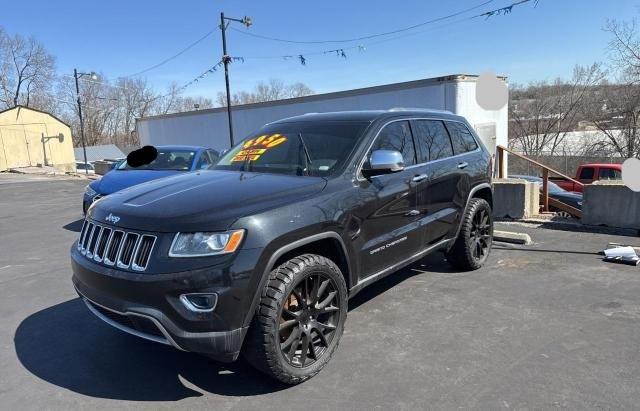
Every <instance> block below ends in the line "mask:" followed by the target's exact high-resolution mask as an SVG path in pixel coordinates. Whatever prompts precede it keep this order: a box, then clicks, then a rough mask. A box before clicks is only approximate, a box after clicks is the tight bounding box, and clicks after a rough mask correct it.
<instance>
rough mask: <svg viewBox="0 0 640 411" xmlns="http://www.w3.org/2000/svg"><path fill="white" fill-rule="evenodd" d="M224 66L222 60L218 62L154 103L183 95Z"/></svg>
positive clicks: (159, 97)
mask: <svg viewBox="0 0 640 411" xmlns="http://www.w3.org/2000/svg"><path fill="white" fill-rule="evenodd" d="M222 64H223V61H222V60H220V61H218V62H217V63H216V64H214V65H213V66H211V67H209V68H208V69H206V70H205V71H203V72H202V73H201V74H200V75H199V76H196V77H194V78H193V79H191V80H190V81H188V82H186V83H184V84H183V85H182V86H180V87H178V88H177V89H175V90H173V91H171V92H169V93H166V94H161V95H159V96H158V97H156V98H154V99H152V101H154V100H158V99H161V98H165V97H167V96H170V95H172V94H179V93H181V92H182V91H184V90H185V89H187V88H188V87H189V86H191V85H192V84H195V83H197V82H199V81H200V80H202V79H204V78H205V77H207V76H208V75H209V74H212V73H215V72H216V71H218V69H219V68H220V67H221V66H222Z"/></svg>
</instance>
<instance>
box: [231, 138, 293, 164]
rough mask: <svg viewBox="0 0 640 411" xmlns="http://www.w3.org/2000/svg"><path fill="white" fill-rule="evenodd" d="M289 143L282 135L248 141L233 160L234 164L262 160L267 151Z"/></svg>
mask: <svg viewBox="0 0 640 411" xmlns="http://www.w3.org/2000/svg"><path fill="white" fill-rule="evenodd" d="M285 141H287V138H286V137H285V136H283V135H282V134H272V135H262V136H260V137H256V138H252V139H250V140H247V141H245V142H244V144H243V145H242V148H243V149H242V150H240V151H238V153H237V154H236V155H235V156H234V157H233V158H232V159H231V161H232V162H240V161H247V160H250V161H255V160H257V159H259V158H260V156H262V155H263V154H264V153H265V152H266V151H267V150H269V149H272V148H274V147H277V146H279V145H280V144H282V143H284V142H285Z"/></svg>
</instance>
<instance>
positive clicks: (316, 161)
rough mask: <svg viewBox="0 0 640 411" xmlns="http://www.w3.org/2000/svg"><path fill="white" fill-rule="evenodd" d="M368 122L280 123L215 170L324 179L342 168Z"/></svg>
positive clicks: (247, 142)
mask: <svg viewBox="0 0 640 411" xmlns="http://www.w3.org/2000/svg"><path fill="white" fill-rule="evenodd" d="M368 124H369V123H366V122H345V121H342V122H330V121H322V122H312V121H304V122H297V123H280V124H272V125H267V126H265V127H263V128H262V129H261V130H260V131H259V132H257V133H255V134H253V135H251V136H249V137H248V138H247V139H245V140H244V141H242V142H241V143H240V144H238V145H237V146H235V147H234V148H233V149H232V150H230V151H229V152H228V153H227V154H225V155H224V156H223V157H222V158H221V159H220V160H219V161H218V163H217V164H216V165H215V166H214V167H213V168H214V169H216V170H237V171H253V172H264V173H279V174H291V175H299V176H319V177H325V176H329V175H331V174H334V173H335V172H337V171H338V170H340V169H341V168H342V167H343V166H344V165H345V161H346V159H347V158H348V157H349V155H350V154H351V152H352V151H353V149H354V147H355V146H356V143H357V141H358V140H359V139H360V137H361V135H362V133H363V131H364V130H365V128H366V127H367V125H368Z"/></svg>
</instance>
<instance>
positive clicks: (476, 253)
mask: <svg viewBox="0 0 640 411" xmlns="http://www.w3.org/2000/svg"><path fill="white" fill-rule="evenodd" d="M491 231H492V230H491V223H490V216H489V212H488V210H487V209H486V208H480V209H479V210H478V211H477V212H476V213H475V215H474V216H473V220H472V223H471V232H470V236H469V242H470V244H469V246H470V248H471V255H472V256H473V258H475V259H476V260H478V261H484V259H485V258H486V257H487V256H488V255H489V250H490V249H491V240H492V233H491Z"/></svg>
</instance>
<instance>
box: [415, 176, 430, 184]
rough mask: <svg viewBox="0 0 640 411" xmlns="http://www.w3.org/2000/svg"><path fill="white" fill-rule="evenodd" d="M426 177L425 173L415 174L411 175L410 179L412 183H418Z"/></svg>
mask: <svg viewBox="0 0 640 411" xmlns="http://www.w3.org/2000/svg"><path fill="white" fill-rule="evenodd" d="M427 178H429V176H428V175H427V174H416V175H415V176H413V178H412V179H411V181H413V182H414V183H419V182H420V181H422V180H426V179H427Z"/></svg>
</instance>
